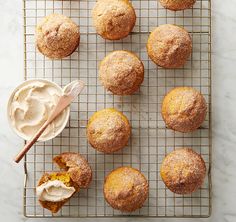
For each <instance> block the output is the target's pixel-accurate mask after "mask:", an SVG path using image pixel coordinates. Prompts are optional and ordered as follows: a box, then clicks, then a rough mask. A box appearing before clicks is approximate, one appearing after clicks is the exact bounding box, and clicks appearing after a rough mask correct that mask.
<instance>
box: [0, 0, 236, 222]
mask: <svg viewBox="0 0 236 222" xmlns="http://www.w3.org/2000/svg"><path fill="white" fill-rule="evenodd" d="M0 8H1V10H0V15H1V24H0V27H1V36H0V49H1V50H0V67H1V74H0V107H1V109H0V126H1V127H0V169H1V170H0V197H1V198H0V215H1V220H3V221H6V222H10V221H15V222H17V221H33V219H27V218H24V217H23V216H22V215H23V212H22V208H23V206H22V204H23V203H22V195H23V192H22V190H23V166H22V164H20V165H16V164H14V163H13V161H12V158H13V156H14V155H15V154H16V151H17V150H18V149H19V147H20V146H21V145H22V144H23V143H22V140H21V139H19V138H18V137H17V136H16V135H15V134H14V133H13V132H12V130H11V129H10V128H9V126H8V123H7V118H6V104H7V99H8V97H9V94H10V92H11V91H12V89H14V87H15V86H16V85H17V84H19V83H20V82H21V81H22V80H23V28H22V14H21V13H22V2H21V1H19V0H11V1H5V0H0ZM235 14H236V1H234V0H225V1H222V0H212V22H213V30H212V34H213V39H212V88H213V89H212V97H213V98H212V100H213V107H212V112H213V116H212V120H213V152H212V153H213V166H212V181H213V198H212V202H213V212H212V216H211V217H210V218H209V219H156V220H155V219H150V220H149V221H154V220H155V221H160V222H162V221H176V222H177V221H190V222H193V221H214V222H235V221H236V189H235V187H236V161H235V159H236V148H235V144H236V115H235V113H236V68H235V65H236V38H235V35H236V17H235ZM77 220H78V219H74V220H70V219H66V220H65V219H63V220H62V219H58V220H54V219H45V220H40V221H77ZM120 220H122V221H142V219H133V218H132V219H106V220H104V219H103V220H101V221H114V222H115V221H120ZM80 221H83V220H82V219H80ZM87 221H94V220H87Z"/></svg>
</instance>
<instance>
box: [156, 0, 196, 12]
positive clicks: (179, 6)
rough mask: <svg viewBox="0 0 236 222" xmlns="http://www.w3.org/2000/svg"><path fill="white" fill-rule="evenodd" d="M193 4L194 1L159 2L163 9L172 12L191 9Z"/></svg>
mask: <svg viewBox="0 0 236 222" xmlns="http://www.w3.org/2000/svg"><path fill="white" fill-rule="evenodd" d="M195 2H196V0H160V3H161V5H162V6H163V7H165V8H167V9H170V10H173V11H178V10H184V9H188V8H192V7H193V5H194V3H195Z"/></svg>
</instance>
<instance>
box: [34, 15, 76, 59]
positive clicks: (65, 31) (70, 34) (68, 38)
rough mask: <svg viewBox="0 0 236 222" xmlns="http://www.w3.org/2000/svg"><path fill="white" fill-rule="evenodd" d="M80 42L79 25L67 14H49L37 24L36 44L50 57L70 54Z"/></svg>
mask: <svg viewBox="0 0 236 222" xmlns="http://www.w3.org/2000/svg"><path fill="white" fill-rule="evenodd" d="M79 42H80V32H79V26H78V25H77V24H75V23H74V22H73V21H72V20H71V19H70V18H68V17H66V16H65V15H60V14H51V15H48V16H46V17H44V18H43V19H42V21H41V22H40V23H39V24H38V25H37V28H36V45H37V48H38V50H39V51H40V52H41V53H42V54H43V55H45V56H46V57H48V58H51V59H61V58H64V57H67V56H69V55H70V54H72V53H73V52H74V51H75V50H76V48H77V47H78V45H79Z"/></svg>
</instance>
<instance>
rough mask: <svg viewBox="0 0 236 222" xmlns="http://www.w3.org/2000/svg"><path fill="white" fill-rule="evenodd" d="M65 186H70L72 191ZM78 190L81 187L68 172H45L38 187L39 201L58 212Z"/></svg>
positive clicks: (53, 211)
mask: <svg viewBox="0 0 236 222" xmlns="http://www.w3.org/2000/svg"><path fill="white" fill-rule="evenodd" d="M65 187H67V188H68V190H69V191H70V193H68V192H66V189H65ZM78 191H79V187H78V186H77V184H76V183H75V182H73V180H72V179H71V177H70V175H69V173H67V172H53V173H50V174H49V173H45V174H43V176H42V177H41V179H40V180H39V183H38V186H37V187H36V193H37V196H38V197H39V203H40V204H41V206H42V207H43V208H46V209H48V210H50V211H51V212H52V213H57V212H58V211H59V210H60V209H61V207H62V206H63V205H64V204H65V203H66V202H67V201H68V200H69V199H70V198H71V196H72V195H74V193H76V192H78ZM62 197H65V198H62ZM58 198H60V199H58Z"/></svg>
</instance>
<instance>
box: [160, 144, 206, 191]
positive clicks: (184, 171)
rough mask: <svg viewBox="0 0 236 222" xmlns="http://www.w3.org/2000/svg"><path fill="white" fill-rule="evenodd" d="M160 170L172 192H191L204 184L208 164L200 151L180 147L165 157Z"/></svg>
mask: <svg viewBox="0 0 236 222" xmlns="http://www.w3.org/2000/svg"><path fill="white" fill-rule="evenodd" d="M160 172H161V177H162V180H163V182H164V183H165V185H166V186H167V187H168V188H169V189H170V190H171V191H172V192H174V193H177V194H190V193H192V192H195V191H196V190H197V189H198V188H200V186H201V185H202V184H203V182H204V178H205V176H206V166H205V162H204V160H203V159H202V157H201V156H200V155H199V154H198V153H196V152H195V151H193V150H192V149H189V148H180V149H176V150H174V151H172V152H171V153H169V154H168V155H167V156H166V157H165V159H164V160H163V162H162V165H161V171H160Z"/></svg>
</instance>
